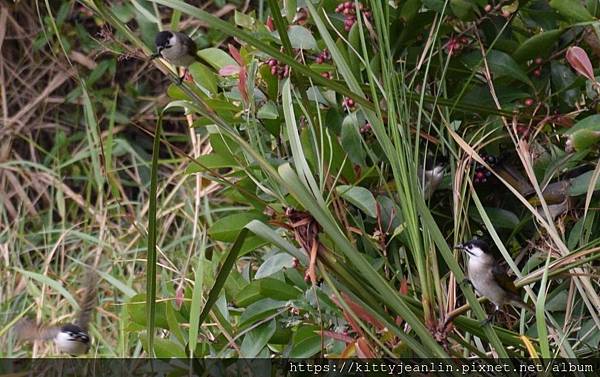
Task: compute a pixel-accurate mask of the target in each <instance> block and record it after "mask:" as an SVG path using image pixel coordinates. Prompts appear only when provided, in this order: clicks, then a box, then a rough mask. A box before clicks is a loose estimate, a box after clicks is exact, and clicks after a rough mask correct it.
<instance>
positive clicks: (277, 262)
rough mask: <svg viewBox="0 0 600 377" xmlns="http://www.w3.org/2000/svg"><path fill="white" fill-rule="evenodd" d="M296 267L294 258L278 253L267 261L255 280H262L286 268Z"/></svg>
mask: <svg viewBox="0 0 600 377" xmlns="http://www.w3.org/2000/svg"><path fill="white" fill-rule="evenodd" d="M293 265H294V257H292V256H291V255H289V254H287V253H277V254H274V255H271V256H270V257H269V258H267V260H265V261H264V262H263V263H262V264H261V265H260V267H259V268H258V270H257V271H256V274H255V275H254V278H255V279H262V278H265V277H267V276H271V275H273V274H274V273H276V272H279V271H281V270H282V269H284V268H292V266H293Z"/></svg>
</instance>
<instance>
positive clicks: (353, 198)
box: [335, 185, 377, 217]
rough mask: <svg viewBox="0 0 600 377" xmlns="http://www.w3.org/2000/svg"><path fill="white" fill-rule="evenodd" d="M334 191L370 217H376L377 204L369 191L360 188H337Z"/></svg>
mask: <svg viewBox="0 0 600 377" xmlns="http://www.w3.org/2000/svg"><path fill="white" fill-rule="evenodd" d="M335 189H336V191H337V192H338V194H340V196H341V197H342V198H344V199H345V200H347V201H348V202H350V203H351V204H353V205H354V206H356V207H357V208H359V209H360V210H361V211H363V212H364V213H365V214H367V215H368V216H371V217H377V202H376V201H375V197H374V196H373V194H372V193H371V191H369V190H367V189H366V188H364V187H360V186H348V185H341V186H337V187H336V188H335Z"/></svg>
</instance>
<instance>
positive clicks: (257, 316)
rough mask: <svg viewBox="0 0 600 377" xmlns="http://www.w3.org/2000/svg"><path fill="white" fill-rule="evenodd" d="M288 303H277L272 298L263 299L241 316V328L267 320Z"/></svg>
mask: <svg viewBox="0 0 600 377" xmlns="http://www.w3.org/2000/svg"><path fill="white" fill-rule="evenodd" d="M285 305H286V301H276V300H272V299H270V298H265V299H262V300H260V301H258V302H255V303H254V304H252V305H250V306H249V307H248V308H246V310H245V311H244V313H242V315H241V316H240V324H239V326H240V327H243V326H245V325H249V324H252V323H255V322H257V321H260V320H261V319H265V318H267V317H268V316H270V315H272V314H274V313H275V312H277V310H278V309H281V308H283V307H284V306H285Z"/></svg>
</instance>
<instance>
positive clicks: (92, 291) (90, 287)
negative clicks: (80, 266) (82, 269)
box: [75, 270, 98, 331]
mask: <svg viewBox="0 0 600 377" xmlns="http://www.w3.org/2000/svg"><path fill="white" fill-rule="evenodd" d="M97 284H98V275H97V274H96V273H95V272H94V271H92V270H90V271H89V272H88V276H87V281H86V284H85V292H84V294H83V299H82V300H81V302H80V303H79V315H78V316H77V320H76V321H75V323H76V324H77V326H79V327H81V329H82V330H84V331H87V329H88V325H89V323H90V319H91V318H92V313H93V311H94V309H95V308H96V296H97V295H96V293H97V291H98V287H97Z"/></svg>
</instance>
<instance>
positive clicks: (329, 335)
mask: <svg viewBox="0 0 600 377" xmlns="http://www.w3.org/2000/svg"><path fill="white" fill-rule="evenodd" d="M321 336H322V337H327V338H331V339H335V340H339V341H341V342H344V343H352V342H354V338H352V337H351V336H348V335H346V334H340V333H337V332H333V331H323V332H321Z"/></svg>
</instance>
